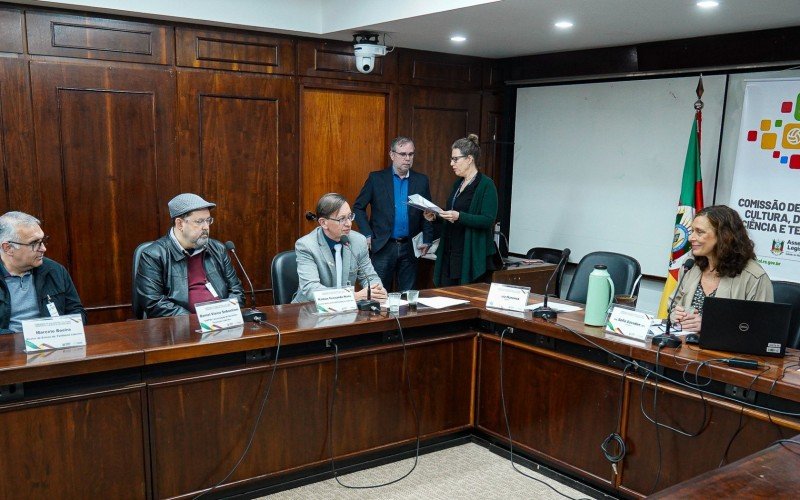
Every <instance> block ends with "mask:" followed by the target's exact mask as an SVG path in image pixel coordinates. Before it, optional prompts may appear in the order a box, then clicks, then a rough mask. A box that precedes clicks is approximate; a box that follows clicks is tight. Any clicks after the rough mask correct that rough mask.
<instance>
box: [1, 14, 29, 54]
mask: <svg viewBox="0 0 800 500" xmlns="http://www.w3.org/2000/svg"><path fill="white" fill-rule="evenodd" d="M24 25H25V23H24V21H23V15H22V10H20V9H15V8H13V7H6V6H0V52H14V53H17V54H21V53H22V52H24V50H25V45H24V42H23V40H24V38H23V36H22V31H23V27H24Z"/></svg>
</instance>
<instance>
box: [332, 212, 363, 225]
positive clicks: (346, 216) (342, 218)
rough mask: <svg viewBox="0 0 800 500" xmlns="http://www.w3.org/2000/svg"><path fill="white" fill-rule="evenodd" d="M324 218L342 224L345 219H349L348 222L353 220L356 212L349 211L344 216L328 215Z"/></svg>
mask: <svg viewBox="0 0 800 500" xmlns="http://www.w3.org/2000/svg"><path fill="white" fill-rule="evenodd" d="M325 218H326V219H328V220H329V221H332V222H338V223H339V224H344V223H345V221H348V220H349V221H350V222H353V221H354V220H356V214H354V213H352V212H351V213H350V214H349V215H345V216H344V217H339V218H338V219H332V218H330V217H325Z"/></svg>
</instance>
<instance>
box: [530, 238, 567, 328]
mask: <svg viewBox="0 0 800 500" xmlns="http://www.w3.org/2000/svg"><path fill="white" fill-rule="evenodd" d="M570 253H572V251H571V250H570V249H569V248H565V249H564V251H563V252H561V258H560V259H559V260H558V265H557V266H556V268H555V270H554V271H553V274H551V275H550V279H549V280H547V285H545V287H544V304H542V307H537V308H536V309H534V310H533V317H534V318H541V319H545V320H547V319H555V318H557V317H558V313H557V312H556V310H555V309H553V308H550V307H547V291H548V290H550V282H551V281H553V278H555V276H556V274H558V270H559V269H561V266H562V265H567V259H568V258H569V254H570Z"/></svg>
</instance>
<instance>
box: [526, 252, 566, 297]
mask: <svg viewBox="0 0 800 500" xmlns="http://www.w3.org/2000/svg"><path fill="white" fill-rule="evenodd" d="M563 252H564V251H563V250H559V249H557V248H547V247H533V248H531V249H530V250H528V253H527V255H525V257H527V258H528V259H539V260H543V261H545V262H548V263H550V264H558V263H559V262H561V255H562V254H563ZM566 267H567V263H566V261H565V262H564V263H563V264H561V266H560V267H559V268H558V269H556V277H555V285H554V286H553V288H552V290H553V294H552V295H553V297H556V298H561V278H562V277H563V276H564V269H565V268H566Z"/></svg>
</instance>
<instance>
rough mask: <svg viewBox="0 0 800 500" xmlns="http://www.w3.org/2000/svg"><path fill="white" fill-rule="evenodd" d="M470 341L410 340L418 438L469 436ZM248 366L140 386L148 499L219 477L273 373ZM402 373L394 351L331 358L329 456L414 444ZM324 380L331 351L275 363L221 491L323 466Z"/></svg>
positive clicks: (466, 336)
mask: <svg viewBox="0 0 800 500" xmlns="http://www.w3.org/2000/svg"><path fill="white" fill-rule="evenodd" d="M476 338H477V333H475V332H467V333H462V334H453V335H450V336H447V337H443V338H437V339H427V340H419V341H413V342H409V344H408V368H407V373H408V374H409V375H410V376H411V388H412V391H413V393H412V394H411V398H413V402H414V405H415V406H416V411H417V412H418V414H419V420H420V434H421V435H422V438H423V439H424V438H430V437H435V436H437V435H441V434H446V433H452V432H457V431H459V430H465V429H468V428H470V426H471V408H472V402H473V393H472V373H473V371H474V364H475V354H474V350H475V345H476ZM256 365H257V366H254V367H244V368H241V369H232V370H227V371H223V372H214V373H205V374H197V375H186V376H178V377H174V376H173V377H170V378H167V379H164V380H160V381H159V380H154V381H153V382H151V383H150V384H149V388H150V392H149V404H150V415H151V416H150V425H151V450H152V453H153V470H154V472H153V476H154V477H153V482H154V488H153V489H154V496H155V497H156V498H163V497H172V496H177V495H181V494H187V493H189V492H191V493H192V495H194V494H196V493H199V492H200V491H202V490H203V489H205V488H209V487H211V486H213V485H214V484H216V483H217V482H219V481H220V480H221V479H222V478H224V477H225V476H226V475H227V473H228V472H229V470H230V469H231V467H233V465H234V464H235V463H236V461H237V460H238V459H239V456H240V455H241V453H242V451H243V450H244V448H245V446H246V444H247V439H248V437H249V435H250V432H251V429H252V426H253V423H254V421H255V419H256V417H257V415H258V411H259V408H260V406H261V402H262V400H263V397H264V391H265V390H266V386H267V384H268V382H269V379H270V375H271V373H272V364H271V363H257V364H256ZM405 373H406V372H405V371H404V370H403V350H402V348H401V346H399V345H397V344H393V345H390V346H381V347H377V348H375V347H372V348H365V349H358V350H351V351H343V352H341V353H340V355H339V382H338V386H337V390H336V400H335V406H334V411H333V422H332V429H333V450H334V456H335V457H336V458H345V457H348V456H354V455H355V454H357V453H359V452H363V451H364V450H373V451H374V450H378V449H381V448H387V447H389V446H395V445H399V444H407V443H411V442H413V441H414V439H415V438H416V435H417V429H416V421H415V419H414V414H413V411H412V407H411V401H410V399H409V392H408V385H407V382H406V379H405ZM333 378H334V357H333V351H332V350H331V351H330V352H328V353H325V354H317V355H311V356H304V357H301V358H292V359H287V360H285V361H279V363H278V369H277V371H276V374H275V380H274V382H273V385H272V389H271V392H270V395H269V400H268V402H267V405H266V408H265V411H264V415H263V419H262V421H261V424H260V425H259V427H258V430H257V431H256V435H255V440H254V442H253V446H252V448H251V450H250V452H249V453H248V455H247V457H246V458H245V460H244V461H243V462H242V464H241V465H240V466H239V468H238V469H237V471H236V472H235V473H234V475H233V476H232V477H231V478H230V479H229V480H228V482H227V484H230V483H234V482H237V481H243V480H248V479H249V480H252V479H254V478H264V477H267V476H270V475H275V474H277V473H280V472H287V471H296V470H298V469H300V468H303V467H308V466H313V465H320V464H323V463H325V462H326V461H328V460H330V456H331V450H330V448H329V446H328V443H329V441H328V439H329V433H328V428H329V411H330V405H331V402H332V396H333V394H332V392H333ZM187 460H191V466H190V467H187Z"/></svg>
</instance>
